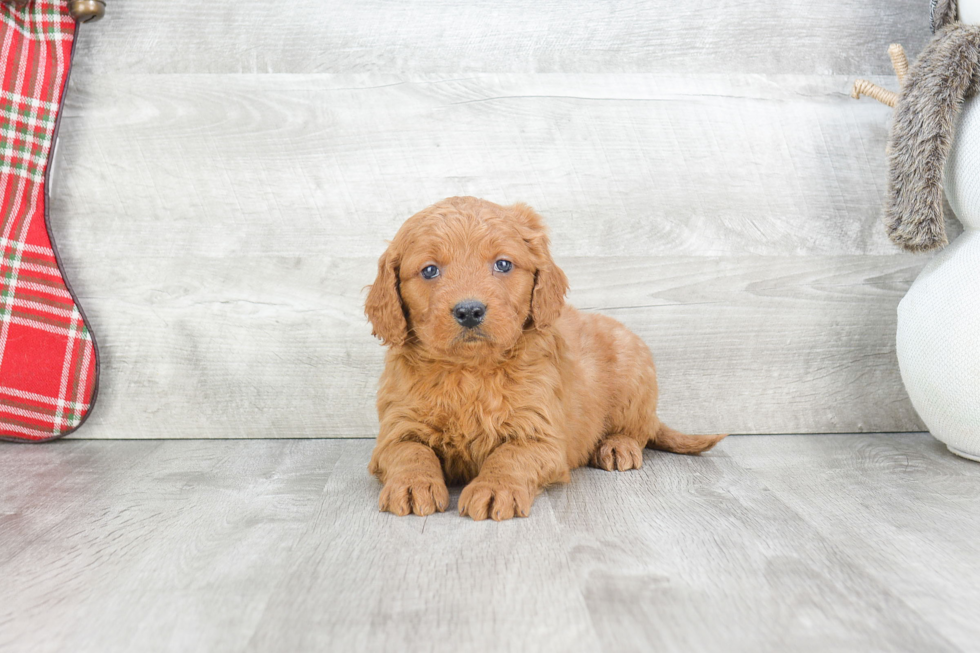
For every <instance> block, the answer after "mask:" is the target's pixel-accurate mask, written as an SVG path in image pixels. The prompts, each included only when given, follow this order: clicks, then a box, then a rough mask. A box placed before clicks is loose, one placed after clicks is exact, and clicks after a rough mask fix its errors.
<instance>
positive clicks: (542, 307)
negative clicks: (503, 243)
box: [512, 204, 568, 329]
mask: <svg viewBox="0 0 980 653" xmlns="http://www.w3.org/2000/svg"><path fill="white" fill-rule="evenodd" d="M512 209H513V211H514V213H515V215H516V217H517V220H518V224H520V225H521V236H522V237H523V238H524V243H525V244H526V245H527V246H528V248H529V249H530V250H531V253H532V254H533V255H534V258H535V260H536V261H537V263H536V265H537V271H536V272H535V273H534V290H533V291H532V294H531V319H532V320H533V321H534V327H535V328H537V329H546V328H548V327H549V326H551V325H552V324H554V323H555V321H556V320H557V319H558V317H559V316H560V315H561V310H562V308H563V307H564V306H565V293H567V292H568V277H566V276H565V273H564V272H563V271H562V269H561V268H560V267H558V266H557V265H556V264H555V260H554V259H553V258H551V248H550V241H549V240H548V234H547V231H546V230H545V227H544V220H542V219H541V216H540V215H538V214H537V213H536V212H535V211H534V209H532V208H531V207H529V206H527V205H526V204H515V205H514V206H513V207H512Z"/></svg>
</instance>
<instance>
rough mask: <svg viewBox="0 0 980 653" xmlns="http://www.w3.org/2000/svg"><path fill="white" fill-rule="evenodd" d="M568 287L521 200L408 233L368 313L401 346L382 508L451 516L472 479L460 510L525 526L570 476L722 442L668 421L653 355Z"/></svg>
mask: <svg viewBox="0 0 980 653" xmlns="http://www.w3.org/2000/svg"><path fill="white" fill-rule="evenodd" d="M567 288H568V280H567V279H566V278H565V274H564V273H563V272H562V271H561V269H560V268H558V266H557V265H555V263H554V261H553V260H552V259H551V254H550V253H549V251H548V237H547V235H546V234H545V228H544V225H543V223H542V220H541V217H540V216H539V215H538V214H537V213H535V212H534V211H533V210H531V209H530V208H529V207H527V206H525V205H524V204H515V205H514V206H508V207H504V206H499V205H497V204H493V203H491V202H487V201H484V200H479V199H476V198H473V197H453V198H450V199H447V200H443V201H442V202H439V203H438V204H435V205H433V206H430V207H429V208H427V209H425V210H423V211H421V212H419V213H416V214H415V215H413V216H412V217H411V218H409V219H408V221H406V222H405V224H404V225H403V226H402V228H401V229H400V230H399V231H398V234H397V235H396V236H395V239H394V240H393V241H392V242H391V245H390V246H389V247H388V250H387V251H386V252H385V253H384V255H382V257H381V260H380V261H379V262H378V277H377V279H376V280H375V282H374V285H372V286H371V288H370V291H369V293H368V297H367V302H366V305H365V312H366V313H367V316H368V319H370V320H371V324H372V325H373V327H374V335H376V336H378V337H379V338H381V339H382V340H383V341H384V342H385V344H387V345H388V346H389V347H390V349H389V351H388V354H387V358H386V361H385V370H384V373H383V374H382V376H381V383H380V388H379V390H378V417H379V419H380V421H381V430H380V432H379V434H378V442H377V446H376V447H375V449H374V453H373V454H372V456H371V463H370V465H369V467H368V469H369V470H370V472H371V473H372V474H375V475H377V476H378V478H379V479H380V480H381V482H382V483H383V484H384V487H383V489H382V490H381V497H380V500H379V506H380V508H381V510H388V511H390V512H393V513H395V514H397V515H407V514H409V513H415V514H417V515H429V514H432V513H433V512H435V511H436V510H439V511H443V510H445V509H446V507H447V506H448V505H449V492H448V491H447V489H446V482H447V481H449V482H450V483H457V482H460V483H469V484H468V485H467V486H466V487H465V488H464V489H463V492H462V494H461V495H460V497H459V512H460V514H462V515H467V514H468V515H469V516H470V517H472V518H473V519H486V518H487V517H491V518H493V519H495V520H501V519H510V518H511V517H513V516H515V515H518V516H521V517H526V516H527V515H528V514H529V513H530V511H531V504H532V503H533V502H534V498H535V496H536V495H537V494H538V492H539V491H540V490H541V488H543V487H544V486H546V485H548V484H550V483H561V482H567V481H568V480H569V470H571V469H574V468H576V467H580V466H582V465H585V464H586V463H590V462H591V463H592V464H593V465H595V466H596V467H601V468H602V469H605V470H609V471H612V470H619V471H626V470H628V469H636V468H639V467H640V465H642V464H643V448H644V447H645V446H650V447H653V448H655V449H662V450H665V451H673V452H676V453H699V452H701V451H705V450H707V449H710V448H711V447H712V446H714V445H715V444H716V443H717V442H718V441H719V440H721V439H722V438H723V437H725V436H724V435H702V436H695V435H684V434H683V433H679V432H678V431H675V430H673V429H671V428H669V427H667V426H665V425H664V424H662V423H661V422H660V420H659V419H657V412H656V410H657V378H656V371H655V369H654V365H653V359H652V357H651V356H650V351H649V349H647V346H646V345H645V344H643V341H642V340H640V339H639V338H638V337H637V336H636V335H634V334H633V333H631V332H630V331H628V330H627V329H626V327H624V326H623V325H622V324H620V323H619V322H617V321H615V320H613V319H612V318H609V317H605V316H603V315H594V314H586V313H580V312H579V311H577V310H575V309H574V308H572V307H571V306H567V305H565V303H564V297H565V292H566V290H567Z"/></svg>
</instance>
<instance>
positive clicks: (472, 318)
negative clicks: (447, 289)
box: [453, 300, 487, 329]
mask: <svg viewBox="0 0 980 653" xmlns="http://www.w3.org/2000/svg"><path fill="white" fill-rule="evenodd" d="M486 314H487V307H486V306H485V305H484V304H482V303H481V302H478V301H475V300H467V301H465V302H460V303H458V304H456V305H455V306H453V317H454V318H456V321H457V322H459V323H460V324H461V325H463V326H464V327H466V328H467V329H472V328H473V327H475V326H477V325H478V324H480V323H481V322H483V316H484V315H486Z"/></svg>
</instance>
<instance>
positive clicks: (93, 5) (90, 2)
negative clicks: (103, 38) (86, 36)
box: [68, 0, 105, 23]
mask: <svg viewBox="0 0 980 653" xmlns="http://www.w3.org/2000/svg"><path fill="white" fill-rule="evenodd" d="M68 11H70V12H71V16H72V18H74V19H75V20H76V21H78V22H79V23H89V22H94V21H97V20H99V19H100V18H102V17H103V16H105V2H103V0H68Z"/></svg>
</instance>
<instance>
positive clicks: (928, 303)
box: [896, 99, 980, 460]
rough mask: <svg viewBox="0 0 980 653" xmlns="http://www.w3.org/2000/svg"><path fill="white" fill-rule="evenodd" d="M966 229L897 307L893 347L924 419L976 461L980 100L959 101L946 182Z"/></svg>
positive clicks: (979, 447)
mask: <svg viewBox="0 0 980 653" xmlns="http://www.w3.org/2000/svg"><path fill="white" fill-rule="evenodd" d="M944 186H945V189H946V196H947V199H948V200H949V203H950V206H952V207H953V210H954V211H955V212H956V215H957V217H958V218H959V219H960V222H962V223H963V226H964V227H965V228H966V231H965V232H964V233H963V235H962V236H960V237H959V238H957V239H956V240H955V241H954V242H953V243H952V244H951V245H950V246H949V247H947V248H946V249H945V250H943V251H942V252H940V253H939V255H938V256H936V258H935V259H933V260H932V261H930V262H929V264H928V265H927V266H926V267H925V269H923V271H922V273H921V274H920V275H919V277H918V278H917V279H916V280H915V283H913V284H912V287H911V288H909V291H908V294H906V295H905V298H904V299H903V300H902V302H901V303H900V304H899V306H898V333H897V340H896V352H897V354H898V362H899V367H900V368H901V371H902V380H903V381H904V382H905V389H906V390H907V391H908V393H909V397H910V398H911V400H912V405H913V406H915V409H916V411H918V413H919V416H920V417H921V418H922V421H923V422H925V423H926V426H928V427H929V430H930V431H931V432H932V434H933V435H934V436H935V437H936V438H938V439H939V440H942V441H943V442H945V443H946V445H947V446H948V447H949V448H950V449H951V450H953V451H954V452H955V453H958V454H960V455H963V456H966V457H967V458H973V459H974V460H980V231H978V229H980V102H978V101H977V99H972V100H969V101H967V102H966V103H965V104H964V107H963V112H962V114H961V116H960V120H959V124H958V125H957V130H956V140H955V141H954V144H953V150H952V151H951V152H950V155H949V159H947V162H946V178H945V183H944Z"/></svg>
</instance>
